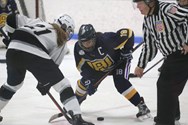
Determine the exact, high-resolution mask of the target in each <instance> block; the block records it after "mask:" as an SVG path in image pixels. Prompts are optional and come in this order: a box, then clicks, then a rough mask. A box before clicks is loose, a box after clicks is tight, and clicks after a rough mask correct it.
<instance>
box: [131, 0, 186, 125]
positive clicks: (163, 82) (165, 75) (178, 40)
mask: <svg viewBox="0 0 188 125" xmlns="http://www.w3.org/2000/svg"><path fill="white" fill-rule="evenodd" d="M133 2H134V3H135V6H136V7H137V8H138V9H139V10H140V12H141V14H142V15H144V22H143V40H144V45H143V48H142V52H141V54H140V57H139V61H138V64H137V67H136V68H135V72H134V73H135V75H137V76H139V77H142V75H143V71H144V68H145V67H146V65H147V63H148V62H149V61H151V60H152V59H153V58H154V57H155V56H156V54H157V51H158V50H159V51H160V52H161V53H162V55H163V56H164V57H166V59H165V61H164V67H163V68H162V70H161V73H160V76H159V78H158V81H157V117H156V118H157V120H156V125H175V118H176V117H177V116H176V114H177V108H178V104H179V102H178V98H179V96H180V94H181V93H182V91H183V88H184V86H185V84H186V82H187V80H188V40H187V38H188V35H187V34H188V33H187V25H188V22H187V19H188V10H187V9H184V8H181V7H179V6H178V5H177V4H175V3H166V2H161V1H158V0H133ZM179 117H180V114H179Z"/></svg>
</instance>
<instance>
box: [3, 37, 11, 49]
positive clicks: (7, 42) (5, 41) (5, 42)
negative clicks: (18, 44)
mask: <svg viewBox="0 0 188 125" xmlns="http://www.w3.org/2000/svg"><path fill="white" fill-rule="evenodd" d="M2 41H3V43H4V44H5V46H6V48H7V47H8V45H9V43H10V40H7V39H5V38H4V39H3V40H2Z"/></svg>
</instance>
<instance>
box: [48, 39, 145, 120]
mask: <svg viewBox="0 0 188 125" xmlns="http://www.w3.org/2000/svg"><path fill="white" fill-rule="evenodd" d="M143 43H144V42H143V41H142V42H141V43H140V44H138V45H137V46H136V47H135V48H134V49H133V52H134V51H135V50H137V49H138V48H139V47H140V46H141V45H142V44H143ZM121 63H123V61H119V62H118V63H117V64H116V65H115V66H114V67H113V69H112V70H111V71H109V72H107V73H106V74H105V75H104V76H103V77H101V78H100V80H99V81H97V82H96V83H95V85H94V86H95V87H96V86H98V85H99V84H100V82H101V81H102V80H103V79H104V78H106V77H107V76H108V75H109V74H110V73H111V72H112V71H113V70H114V69H116V68H117V67H118V66H119V65H120V64H121ZM86 96H87V93H86V94H85V95H83V97H82V99H84V98H85V97H86ZM82 99H80V101H82ZM63 115H64V114H63V113H57V114H54V115H53V116H51V117H50V120H49V122H51V121H53V120H55V119H57V118H59V117H62V116H63Z"/></svg>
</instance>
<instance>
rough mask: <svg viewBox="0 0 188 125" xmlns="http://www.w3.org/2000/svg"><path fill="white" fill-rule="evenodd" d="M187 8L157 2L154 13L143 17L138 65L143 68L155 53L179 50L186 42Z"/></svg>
mask: <svg viewBox="0 0 188 125" xmlns="http://www.w3.org/2000/svg"><path fill="white" fill-rule="evenodd" d="M187 19H188V10H187V9H184V8H180V7H179V6H177V5H176V4H175V3H165V2H160V1H159V2H158V5H156V7H155V10H154V13H153V14H152V15H150V16H145V17H144V23H143V40H144V45H143V48H142V52H141V54H140V57H139V61H138V67H141V68H145V67H146V65H147V63H148V62H149V61H151V60H152V59H153V58H154V57H155V56H156V54H157V51H158V49H159V50H160V52H161V53H162V54H163V56H168V55H169V54H171V53H172V52H175V51H177V50H181V49H182V46H183V44H184V43H185V42H186V37H187V36H186V34H187V25H188V21H187Z"/></svg>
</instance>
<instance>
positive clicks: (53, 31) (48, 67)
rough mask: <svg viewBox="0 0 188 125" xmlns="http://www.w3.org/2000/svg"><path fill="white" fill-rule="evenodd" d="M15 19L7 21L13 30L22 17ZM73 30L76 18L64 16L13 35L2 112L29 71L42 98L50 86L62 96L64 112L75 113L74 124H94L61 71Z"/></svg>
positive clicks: (1, 91) (1, 95)
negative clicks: (85, 118) (82, 114)
mask: <svg viewBox="0 0 188 125" xmlns="http://www.w3.org/2000/svg"><path fill="white" fill-rule="evenodd" d="M13 17H15V18H12V19H13V20H12V21H9V20H7V25H9V28H10V29H13V30H14V29H15V26H16V24H17V22H14V21H17V18H20V19H19V20H21V18H22V16H19V17H18V16H13ZM7 19H11V18H7ZM35 21H36V20H35ZM9 22H10V23H9ZM74 28H75V26H74V21H73V19H72V18H71V17H70V16H69V15H66V14H65V15H61V16H60V17H58V18H57V19H56V20H55V21H54V22H53V23H47V22H43V21H36V23H27V24H26V25H24V26H22V27H18V28H17V29H16V30H15V31H14V32H13V34H12V37H11V42H10V44H9V46H8V50H7V53H6V57H7V58H6V59H7V60H6V63H7V73H8V74H7V76H8V78H7V82H6V83H5V84H3V85H2V86H1V88H0V110H1V111H2V109H3V108H4V107H5V105H6V104H7V103H8V102H9V101H10V100H11V99H12V97H13V95H14V94H15V93H16V92H17V91H18V90H19V89H20V88H21V86H22V85H23V81H24V78H25V74H26V71H30V72H31V73H32V74H33V75H34V77H35V78H36V79H37V80H38V85H37V89H38V90H39V91H40V92H41V94H42V95H45V94H47V93H48V91H49V90H50V88H51V87H53V88H54V89H55V90H56V91H57V92H58V93H59V94H60V100H61V102H62V104H63V105H64V107H65V109H66V110H67V111H68V112H69V111H72V112H73V116H72V119H73V123H72V124H73V125H93V124H92V123H89V122H86V121H84V120H83V119H82V117H81V110H80V106H79V103H78V100H77V99H76V97H75V95H74V92H73V89H72V87H71V85H70V83H69V81H68V79H67V78H65V77H64V75H63V74H62V72H61V71H60V69H59V68H58V66H59V65H60V63H61V61H62V59H63V57H64V54H65V52H64V45H65V43H66V42H67V41H68V40H70V39H71V37H72V35H73V32H74ZM23 36H24V37H23Z"/></svg>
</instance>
